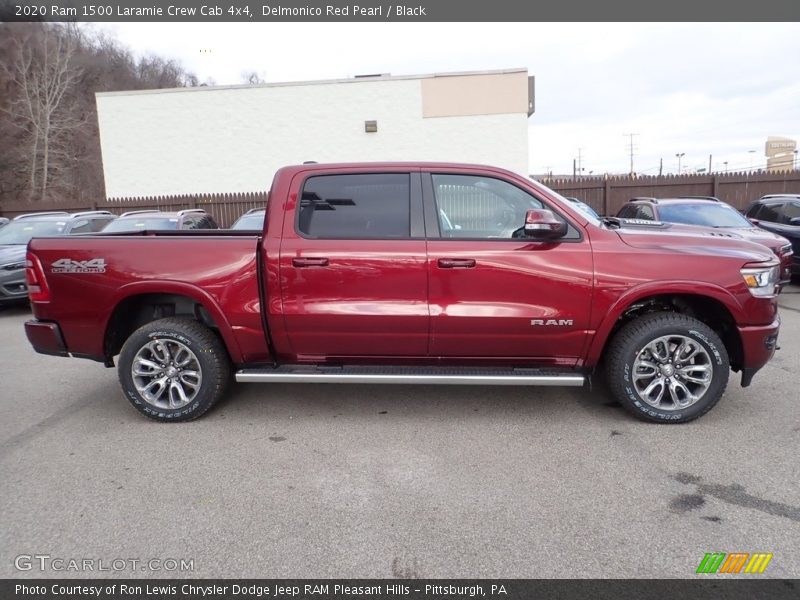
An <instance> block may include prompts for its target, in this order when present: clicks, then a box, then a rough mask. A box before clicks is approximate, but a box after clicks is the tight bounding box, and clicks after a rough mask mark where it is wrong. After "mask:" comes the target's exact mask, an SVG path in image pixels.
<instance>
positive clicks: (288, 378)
mask: <svg viewBox="0 0 800 600" xmlns="http://www.w3.org/2000/svg"><path fill="white" fill-rule="evenodd" d="M236 381H238V382H240V383H266V382H273V383H397V384H428V385H541V386H569V387H580V386H582V385H583V384H584V383H585V382H586V378H585V377H584V376H583V375H430V374H423V375H380V374H370V373H364V374H355V373H315V372H307V373H286V372H280V371H276V372H271V371H269V370H264V371H261V370H252V369H245V370H241V371H238V372H237V373H236Z"/></svg>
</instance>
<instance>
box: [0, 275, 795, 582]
mask: <svg viewBox="0 0 800 600" xmlns="http://www.w3.org/2000/svg"><path fill="white" fill-rule="evenodd" d="M780 303H781V306H782V310H781V315H782V318H783V326H782V330H781V337H780V340H779V343H780V346H781V350H780V351H779V352H778V353H777V355H776V358H775V359H774V360H773V361H772V362H771V363H770V364H769V365H768V366H767V367H766V368H765V369H764V370H763V371H761V372H760V373H759V374H758V375H757V376H756V378H755V380H754V383H753V385H752V387H750V388H747V389H742V388H741V387H739V383H738V381H739V377H738V375H736V376H733V377H732V378H731V384H730V385H729V388H728V391H727V392H726V394H725V396H724V397H723V399H722V401H721V402H720V403H719V405H718V406H717V407H716V408H715V409H714V410H712V411H711V412H710V413H709V414H708V415H706V416H705V417H703V418H701V419H700V420H698V421H695V422H692V423H690V424H687V425H679V426H659V425H649V424H645V423H641V422H638V421H636V420H634V419H633V418H632V417H630V416H628V414H627V413H625V412H624V411H623V410H622V409H621V408H620V407H619V406H617V405H615V404H614V403H613V402H612V401H611V400H610V397H609V395H608V393H607V392H606V391H605V390H604V388H603V386H602V385H596V386H595V389H594V391H592V392H590V391H587V390H581V389H571V388H564V389H558V388H496V389H495V388H489V387H452V388H444V387H437V386H433V387H428V388H426V387H416V386H386V387H383V386H364V385H360V386H336V385H327V386H326V385H306V386H292V385H278V384H275V385H243V384H240V385H239V386H237V387H235V389H234V390H233V392H232V393H231V394H230V395H229V397H228V398H227V400H225V401H224V402H223V403H222V404H220V405H218V406H217V407H216V408H215V409H214V410H213V411H211V412H210V413H209V414H208V415H207V416H206V417H204V418H202V419H201V420H199V421H195V422H191V423H186V424H177V425H175V424H173V425H162V424H159V423H155V422H151V421H149V420H146V419H145V418H143V417H141V416H140V415H139V414H138V413H137V412H136V411H135V410H134V409H133V408H132V407H131V406H130V405H129V404H128V403H127V401H126V400H125V399H124V398H123V396H122V394H121V392H120V390H119V387H118V384H117V379H116V371H115V370H111V369H105V368H103V367H102V366H101V365H100V364H96V363H91V362H87V361H82V360H77V359H62V358H53V357H47V356H41V355H37V354H35V353H34V352H33V350H32V349H31V348H30V347H29V345H28V343H27V341H26V340H25V336H24V332H23V329H22V323H23V322H24V321H25V320H26V319H27V318H29V314H30V313H29V311H28V310H27V309H26V308H6V309H1V310H0V340H2V343H0V406H1V407H2V408H1V410H2V418H0V492H1V493H0V497H2V501H1V503H2V504H1V506H0V576H2V577H15V576H20V575H24V576H26V577H48V576H49V577H53V576H82V575H85V573H78V572H56V571H53V570H45V571H41V570H39V569H38V567H36V566H34V568H33V569H32V570H30V571H26V572H24V573H23V572H20V571H18V570H17V569H16V568H15V566H14V563H15V557H17V556H19V555H36V554H39V555H42V554H44V555H49V556H51V557H56V558H63V559H67V560H68V559H73V558H74V559H78V560H81V559H84V558H87V559H95V560H96V559H103V560H104V561H112V560H114V559H117V558H123V559H137V560H141V561H147V560H149V559H160V560H165V559H187V560H193V570H192V571H191V572H190V573H182V575H191V576H193V577H222V576H225V577H692V576H694V572H695V569H696V568H697V565H698V564H699V562H700V560H701V559H702V557H703V555H704V553H706V552H711V551H723V552H737V551H741V552H771V553H774V558H773V559H772V562H771V563H770V565H769V568H768V569H767V571H766V573H765V575H766V576H772V577H797V576H798V575H800V535H798V534H797V532H798V528H800V466H798V455H800V393H798V390H800V372H798V367H800V287H798V286H794V287H793V288H789V289H788V290H786V291H785V292H784V294H783V295H782V296H781V298H780ZM96 574H98V575H106V576H107V575H109V574H113V573H108V572H106V573H96ZM89 575H91V573H89ZM119 575H122V576H126V577H127V576H134V577H135V576H170V575H177V574H176V573H172V572H169V573H165V572H163V571H154V570H149V569H147V568H145V569H142V568H138V569H137V570H135V571H129V570H123V571H121V572H120V573H119Z"/></svg>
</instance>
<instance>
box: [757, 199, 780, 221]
mask: <svg viewBox="0 0 800 600" xmlns="http://www.w3.org/2000/svg"><path fill="white" fill-rule="evenodd" d="M782 209H783V204H780V203H776V204H763V205H762V206H761V210H759V211H758V217H757V218H758V220H759V221H769V222H770V223H780V222H781V213H782Z"/></svg>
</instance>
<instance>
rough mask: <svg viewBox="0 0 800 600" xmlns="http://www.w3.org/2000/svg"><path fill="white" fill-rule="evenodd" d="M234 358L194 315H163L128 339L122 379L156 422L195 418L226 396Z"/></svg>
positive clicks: (134, 399)
mask: <svg viewBox="0 0 800 600" xmlns="http://www.w3.org/2000/svg"><path fill="white" fill-rule="evenodd" d="M229 379H230V361H229V359H228V353H227V352H226V350H225V347H224V346H223V344H222V342H221V341H220V340H219V338H218V337H217V336H216V335H214V333H213V332H212V331H211V330H210V329H208V328H207V327H205V326H204V325H202V324H201V323H198V322H197V321H194V320H193V319H185V318H168V319H159V320H157V321H152V322H150V323H147V324H146V325H143V326H142V327H140V328H139V329H137V330H136V331H134V332H133V333H132V334H131V336H130V337H129V338H128V339H127V340H126V342H125V344H124V345H123V346H122V351H121V352H120V355H119V381H120V384H121V385H122V389H123V390H124V392H125V395H126V396H127V398H128V400H129V401H130V402H131V404H133V406H134V407H135V408H136V409H137V410H138V411H139V412H141V413H142V414H143V415H145V416H147V417H150V418H151V419H155V420H157V421H164V422H170V421H172V422H175V421H190V420H192V419H196V418H197V417H199V416H201V415H202V414H203V413H205V412H206V411H207V410H208V409H209V408H211V407H212V406H213V405H214V403H215V402H216V401H217V400H218V399H219V398H220V397H221V396H222V395H223V394H224V392H225V389H226V387H227V384H228V381H229Z"/></svg>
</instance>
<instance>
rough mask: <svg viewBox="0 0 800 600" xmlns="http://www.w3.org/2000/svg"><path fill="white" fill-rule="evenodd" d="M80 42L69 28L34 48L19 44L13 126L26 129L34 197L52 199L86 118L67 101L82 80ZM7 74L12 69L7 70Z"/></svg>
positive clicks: (48, 32) (49, 32) (51, 31)
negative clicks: (77, 61) (69, 144)
mask: <svg viewBox="0 0 800 600" xmlns="http://www.w3.org/2000/svg"><path fill="white" fill-rule="evenodd" d="M76 46H77V38H76V35H74V33H72V32H70V30H69V29H67V28H56V27H52V28H47V29H45V30H43V32H42V33H41V34H40V35H39V36H38V39H31V40H29V43H20V42H18V43H17V57H16V59H15V60H14V62H13V63H12V66H11V69H10V70H9V73H8V75H9V78H10V80H11V81H12V83H13V86H14V87H15V88H16V90H17V97H16V98H15V99H14V100H13V101H12V102H11V104H10V107H9V108H8V109H4V110H5V111H6V112H8V113H9V115H11V117H12V122H13V123H15V124H16V125H17V126H18V127H21V128H22V129H24V130H25V132H26V134H27V137H28V140H29V143H30V147H31V151H30V155H29V174H28V175H29V192H30V195H31V196H33V195H34V194H36V193H37V192H38V194H39V196H40V198H42V199H44V198H45V197H46V196H47V190H48V186H49V184H50V182H51V181H52V180H53V178H54V177H57V176H58V175H59V174H60V173H61V172H63V168H64V167H63V161H64V159H65V158H67V157H68V154H69V153H68V151H67V149H66V147H65V142H66V137H67V134H68V133H69V132H70V131H72V130H74V129H76V128H78V127H80V126H81V125H82V124H83V123H84V122H85V119H84V118H81V116H80V115H79V114H76V110H75V106H74V105H72V104H71V103H70V102H68V101H67V99H69V98H70V95H69V93H70V92H71V91H72V88H73V87H74V86H75V84H76V82H77V81H78V79H79V78H80V76H81V71H80V69H79V68H77V67H76V66H75V65H74V64H73V63H74V56H75V51H76ZM7 70H8V69H7Z"/></svg>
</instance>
